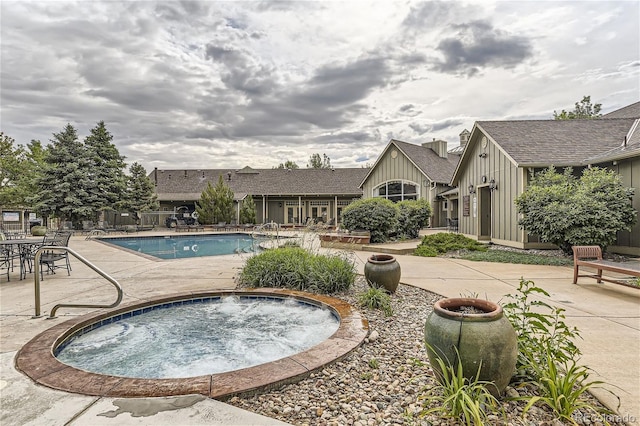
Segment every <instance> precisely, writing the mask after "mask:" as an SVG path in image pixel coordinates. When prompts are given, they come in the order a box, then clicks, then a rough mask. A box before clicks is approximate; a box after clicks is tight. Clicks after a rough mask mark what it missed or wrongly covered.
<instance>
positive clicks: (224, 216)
mask: <svg viewBox="0 0 640 426" xmlns="http://www.w3.org/2000/svg"><path fill="white" fill-rule="evenodd" d="M213 218H214V220H215V221H216V222H226V223H230V222H231V220H232V219H233V191H231V188H229V186H228V185H227V184H226V183H224V180H223V179H222V176H220V178H219V179H218V183H217V184H216V186H215V187H214V188H213ZM214 223H215V222H214Z"/></svg>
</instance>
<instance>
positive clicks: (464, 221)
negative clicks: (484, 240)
mask: <svg viewBox="0 0 640 426" xmlns="http://www.w3.org/2000/svg"><path fill="white" fill-rule="evenodd" d="M482 136H483V135H482V133H481V132H479V133H478V134H477V138H478V139H477V140H474V141H471V143H472V145H471V146H470V148H472V152H470V153H468V154H467V155H468V160H467V161H468V164H467V165H466V167H465V168H464V172H463V174H462V175H461V179H460V181H459V182H457V183H458V185H459V196H460V199H459V204H458V208H459V212H458V218H459V229H460V232H462V233H464V234H468V235H472V236H475V237H480V223H481V222H480V220H481V217H480V215H481V211H482V207H483V206H482V205H481V198H480V196H479V195H480V190H481V189H482V188H488V187H489V182H490V181H491V179H495V182H496V185H497V189H496V190H494V191H491V193H490V203H491V216H490V219H489V220H490V225H491V232H490V235H489V237H490V239H491V240H493V241H495V242H499V243H500V244H505V245H512V246H517V247H521V246H522V245H523V232H522V231H521V230H520V229H519V227H518V213H517V209H516V206H515V204H514V202H513V200H514V199H515V198H516V197H517V196H518V195H519V194H520V192H521V191H522V188H523V187H524V183H523V179H524V177H525V174H524V173H525V172H524V171H523V170H522V169H521V168H518V167H516V165H515V164H513V162H512V161H511V159H510V158H509V157H507V156H506V155H505V154H504V153H503V152H502V150H500V148H499V147H498V146H497V145H496V144H494V143H493V142H492V141H491V139H490V138H488V145H487V147H486V148H484V149H483V148H482V145H481V143H480V139H481V138H482ZM482 153H486V157H480V154H482ZM483 176H485V177H486V181H485V182H483V179H482V177H483ZM470 184H473V186H474V188H475V191H476V193H475V194H469V185H470ZM465 195H470V206H469V216H464V214H463V211H464V203H463V197H464V196H465ZM474 198H475V199H476V200H475V202H474ZM474 207H475V210H476V211H475V213H474Z"/></svg>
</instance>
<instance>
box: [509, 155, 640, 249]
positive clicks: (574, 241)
mask: <svg viewBox="0 0 640 426" xmlns="http://www.w3.org/2000/svg"><path fill="white" fill-rule="evenodd" d="M633 192H634V191H633V188H626V187H625V186H623V184H622V181H621V179H620V176H619V175H618V174H617V173H615V172H613V171H611V170H606V169H601V168H598V167H594V168H590V169H585V170H584V171H583V173H582V176H581V177H580V178H579V179H577V178H576V177H575V176H574V175H573V174H572V169H571V168H567V169H565V170H564V173H563V174H559V173H557V172H556V170H555V169H554V168H553V167H551V168H549V169H546V170H543V171H542V172H540V173H538V174H537V175H534V176H532V179H531V184H530V186H529V187H528V188H527V189H526V190H525V191H524V192H523V193H522V194H521V195H520V196H519V197H518V198H516V200H515V203H516V206H517V208H518V213H520V214H521V215H522V218H521V219H520V220H519V222H518V223H519V225H520V226H521V227H522V228H523V229H525V230H526V231H527V232H530V233H532V234H536V235H538V236H539V237H540V239H541V240H542V241H544V242H549V243H552V244H555V245H557V246H558V247H560V249H562V250H563V251H564V252H565V253H568V254H570V253H571V246H573V245H599V246H600V247H602V248H605V247H606V246H608V245H610V244H612V243H613V242H614V241H615V240H616V236H617V232H618V231H621V230H627V231H630V230H631V228H632V227H633V225H634V224H635V223H636V221H637V213H636V211H635V210H634V209H633V207H632V205H631V203H630V202H629V200H630V199H631V197H632V196H633Z"/></svg>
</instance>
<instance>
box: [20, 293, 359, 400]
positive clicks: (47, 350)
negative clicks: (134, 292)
mask: <svg viewBox="0 0 640 426" xmlns="http://www.w3.org/2000/svg"><path fill="white" fill-rule="evenodd" d="M231 295H239V296H265V297H267V296H275V297H293V298H295V299H299V300H302V301H305V302H307V303H312V304H316V305H318V306H324V307H327V308H329V309H331V310H332V311H333V312H334V313H335V314H336V315H337V316H338V317H339V319H340V325H339V327H338V330H337V331H336V332H335V333H334V334H333V335H331V337H329V338H328V339H327V340H325V341H323V342H321V343H319V344H318V345H315V346H313V347H312V348H310V349H308V350H306V351H303V352H300V353H297V354H294V355H291V356H288V357H285V358H281V359H279V360H276V361H273V362H269V363H265V364H260V365H257V366H253V367H248V368H243V369H240V370H235V371H229V372H225V373H217V374H207V375H202V376H196V377H188V378H179V379H141V378H127V377H118V376H110V375H103V374H97V373H91V372H88V371H84V370H80V369H77V368H75V367H71V366H69V365H66V364H63V363H62V362H60V361H59V360H58V359H57V358H56V357H55V356H54V355H53V353H54V350H55V348H56V347H58V345H60V344H61V343H62V342H63V341H64V340H65V339H66V338H67V337H68V336H69V335H71V334H73V333H75V332H76V331H78V330H80V329H82V328H84V327H86V326H88V325H91V324H93V323H95V322H98V321H101V320H103V319H106V318H110V317H113V316H116V315H119V314H121V313H124V312H127V311H131V310H133V308H136V309H137V308H142V307H146V306H152V305H159V304H165V303H171V302H175V301H179V300H185V299H197V298H203V297H216V296H231ZM368 332H369V323H368V321H367V320H366V319H365V318H364V317H363V316H362V315H361V314H360V312H359V311H358V310H356V309H355V308H354V307H353V306H352V305H350V304H349V303H347V302H345V301H343V300H341V299H338V298H335V297H331V296H326V295H320V294H312V293H306V292H301V291H294V290H285V289H274V288H254V289H241V290H239V289H237V290H219V291H210V292H202V291H200V292H183V293H176V294H172V295H165V296H161V297H154V298H152V299H147V300H143V301H135V302H130V303H127V304H123V305H121V306H119V307H117V308H112V309H109V310H102V311H98V312H92V313H89V314H86V315H83V316H80V317H78V318H73V319H71V320H68V321H65V322H63V323H60V324H57V325H54V326H53V327H51V328H49V329H47V330H45V331H43V332H42V333H40V334H38V335H37V336H35V337H34V338H33V339H31V340H30V341H29V342H27V343H26V344H25V345H24V346H23V347H22V348H20V350H19V351H18V353H17V354H16V358H15V366H16V369H17V370H18V371H21V372H22V373H23V374H25V375H27V376H28V377H30V378H31V379H32V380H34V381H35V382H36V383H38V384H40V385H43V386H46V387H49V388H53V389H57V390H61V391H66V392H72V393H79V394H84V395H92V396H103V397H123V398H124V397H127V398H130V397H159V396H177V395H188V394H201V395H205V396H207V397H209V398H213V399H217V400H221V401H224V400H227V399H229V398H231V397H232V396H236V395H248V394H253V393H257V392H260V391H265V390H268V389H273V388H276V387H279V386H282V385H284V384H288V383H294V382H296V381H299V380H302V379H304V378H305V377H307V376H309V375H310V374H311V373H312V372H314V371H316V370H319V369H321V368H322V367H324V366H325V365H327V364H331V363H333V362H337V361H339V360H341V359H343V358H344V357H346V356H347V355H348V354H349V353H350V352H351V351H353V350H354V349H356V348H357V347H359V346H360V345H361V344H362V342H363V341H364V339H365V337H366V336H367V335H368Z"/></svg>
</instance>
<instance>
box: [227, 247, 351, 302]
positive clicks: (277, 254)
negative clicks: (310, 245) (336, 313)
mask: <svg viewBox="0 0 640 426" xmlns="http://www.w3.org/2000/svg"><path fill="white" fill-rule="evenodd" d="M355 277H356V271H355V266H354V264H353V263H352V262H350V261H349V260H348V259H346V258H344V257H342V256H338V255H330V256H327V255H321V254H311V253H309V252H308V251H306V250H304V249H302V248H299V247H280V248H277V249H273V250H267V251H264V252H262V253H260V254H258V255H255V256H252V257H250V258H249V259H247V262H246V263H245V265H244V268H243V269H242V272H241V273H240V276H239V282H240V284H241V285H243V286H246V287H276V288H288V289H292V290H301V291H314V292H318V293H333V292H338V291H343V290H347V289H349V287H351V285H352V284H353V282H354V281H355Z"/></svg>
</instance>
